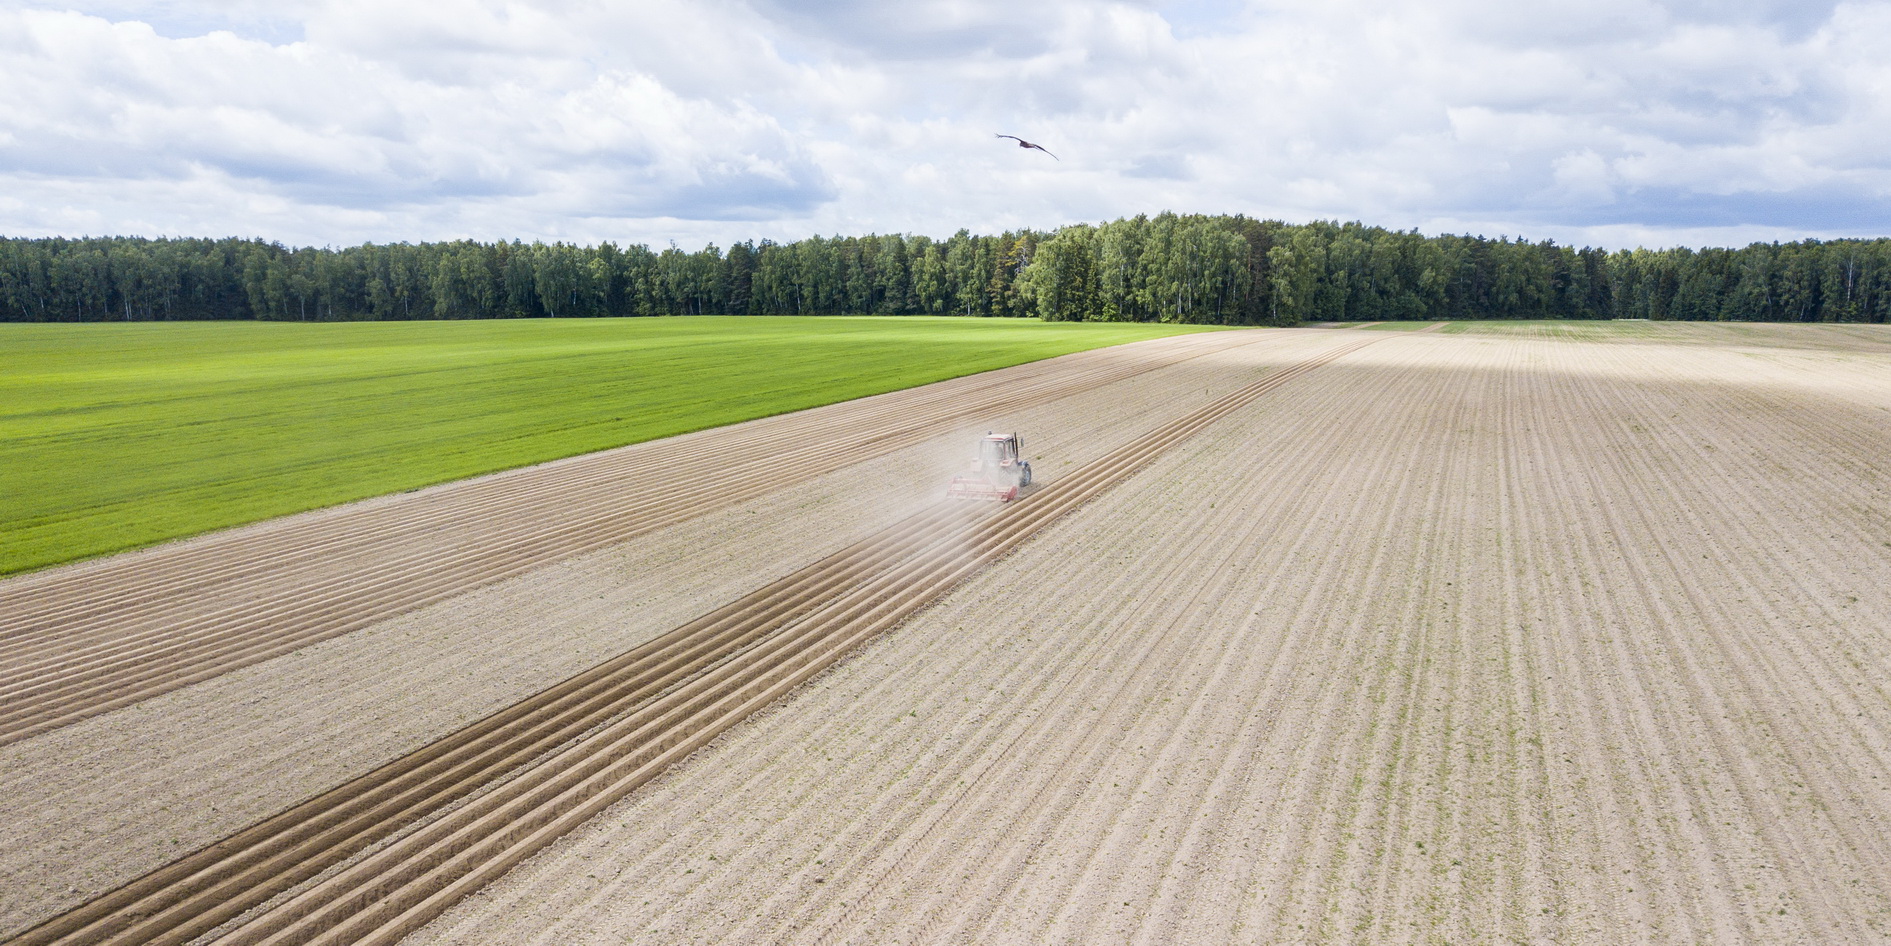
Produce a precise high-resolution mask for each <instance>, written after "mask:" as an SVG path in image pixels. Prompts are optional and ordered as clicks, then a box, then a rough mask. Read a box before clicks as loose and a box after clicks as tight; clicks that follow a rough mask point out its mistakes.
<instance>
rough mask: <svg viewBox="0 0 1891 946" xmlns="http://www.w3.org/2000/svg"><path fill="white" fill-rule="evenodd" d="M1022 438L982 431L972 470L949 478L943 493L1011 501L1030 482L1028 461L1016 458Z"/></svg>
mask: <svg viewBox="0 0 1891 946" xmlns="http://www.w3.org/2000/svg"><path fill="white" fill-rule="evenodd" d="M1022 449H1024V440H1023V439H1021V438H1020V437H1019V436H1018V435H1017V434H992V433H988V434H986V435H985V439H983V440H980V441H979V442H978V459H976V460H973V461H972V472H971V473H968V474H966V475H964V476H955V477H953V478H952V485H951V486H949V487H947V488H946V495H947V496H949V497H952V498H954V499H991V500H997V501H998V502H1010V501H1011V500H1013V499H1017V498H1018V491H1019V490H1021V489H1023V488H1025V487H1026V486H1029V485H1031V463H1030V461H1028V460H1024V459H1021V458H1019V456H1018V451H1020V450H1022Z"/></svg>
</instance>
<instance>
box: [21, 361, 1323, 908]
mask: <svg viewBox="0 0 1891 946" xmlns="http://www.w3.org/2000/svg"><path fill="white" fill-rule="evenodd" d="M1333 341H1334V339H1333V338H1332V337H1331V335H1330V334H1328V333H1319V332H1297V331H1287V332H1261V333H1252V334H1251V335H1250V336H1249V337H1248V338H1247V340H1246V341H1245V342H1244V341H1242V340H1230V341H1229V342H1228V343H1227V344H1228V345H1229V346H1233V347H1235V348H1236V349H1237V350H1238V351H1239V352H1240V354H1238V355H1236V354H1230V353H1222V354H1208V355H1204V356H1203V357H1200V358H1196V359H1194V360H1191V361H1188V362H1185V363H1183V364H1180V365H1175V366H1173V367H1168V368H1163V369H1159V370H1157V371H1154V372H1151V373H1149V374H1148V375H1145V376H1141V377H1137V378H1134V379H1131V380H1127V381H1122V382H1118V383H1116V384H1113V385H1110V386H1109V387H1107V388H1103V389H1099V390H1095V391H1090V392H1087V393H1084V394H1080V395H1077V396H1074V397H1070V398H1067V399H1064V400H1062V401H1059V402H1055V403H1052V404H1048V405H1045V406H1042V407H1038V408H1033V409H1029V410H1024V411H1018V412H1009V413H997V414H994V415H993V416H991V417H990V418H987V419H985V420H984V421H983V422H981V423H979V424H975V425H968V426H966V427H964V428H961V429H957V430H946V431H941V432H940V434H939V436H938V437H936V438H934V439H933V440H931V441H928V442H926V443H924V444H921V445H919V446H917V447H914V448H910V449H906V450H902V451H899V452H897V453H895V454H892V455H889V456H885V457H881V458H878V459H875V460H872V461H869V462H866V463H861V464H856V465H854V466H852V467H849V468H847V469H844V470H841V471H839V472H837V473H833V474H829V475H827V476H824V477H821V478H819V479H817V480H815V481H813V482H812V483H810V484H807V485H806V486H805V487H803V488H797V489H792V490H784V491H780V492H777V493H775V494H771V495H769V496H766V497H763V498H762V499H760V500H757V501H754V502H749V503H744V504H742V505H741V506H739V507H736V508H732V509H729V510H725V511H723V512H720V513H716V514H712V515H709V516H706V517H703V518H700V519H697V520H694V521H691V522H688V523H685V524H683V525H680V526H675V527H670V528H666V529H663V530H660V531H658V532H655V533H652V534H650V535H646V536H643V537H641V538H639V539H638V540H636V541H634V542H630V543H626V544H623V545H620V546H617V547H614V548H611V549H607V550H605V551H602V552H597V553H593V554H590V555H586V556H583V557H580V558H575V559H571V560H567V561H565V562H562V563H559V564H557V565H554V566H551V567H549V568H545V569H541V570H540V571H537V572H534V573H532V574H530V575H526V576H524V577H521V578H516V579H511V580H508V581H505V582H501V583H499V584H496V585H492V586H488V587H486V588H483V589H480V590H478V591H475V592H472V593H470V594H466V595H462V596H460V597H457V598H455V599H452V600H449V601H446V602H443V603H440V604H436V605H433V606H430V607H427V608H425V609H422V610H420V611H416V612H412V613H409V614H406V615H402V616H400V617H397V618H393V619H390V620H387V621H384V622H381V623H379V624H377V625H375V626H372V627H370V628H367V629H365V630H362V631H358V632H355V633H353V634H350V635H348V636H346V637H342V638H337V639H334V640H330V641H327V642H324V643H320V644H316V645H314V646H311V647H307V648H304V649H302V650H299V651H296V652H294V653H292V654H288V655H286V656H282V657H278V658H276V659H274V660H270V661H268V662H266V663H262V664H259V665H255V666H251V667H247V668H244V669H241V670H236V671H234V672H231V673H228V674H225V675H224V676H221V677H218V678H215V679H212V680H209V681H206V682H203V683H199V684H196V685H194V686H191V687H188V688H185V689H182V690H178V691H175V692H172V693H167V694H164V695H162V696H159V697H156V698H154V699H150V700H147V701H144V702H142V703H138V704H136V705H133V706H131V707H128V708H125V709H121V710H118V711H115V712H112V713H110V714H107V715H105V716H100V717H96V718H93V719H89V720H84V721H82V722H79V723H76V724H74V725H71V726H67V727H65V728H62V729H59V730H56V731H53V732H50V733H47V734H44V735H40V736H37V737H35V738H32V739H29V740H26V741H24V742H20V743H16V744H13V745H8V746H0V797H5V798H7V799H8V803H7V810H6V816H5V818H4V819H3V820H0V831H3V833H0V875H5V876H7V877H8V878H9V879H10V880H11V881H12V882H11V883H9V884H8V885H6V887H5V888H4V889H0V932H4V931H8V930H18V929H19V928H21V927H23V926H25V925H27V924H29V923H31V922H35V921H37V920H39V919H43V918H44V917H45V916H47V915H50V914H51V913H54V912H57V911H58V910H60V909H64V908H66V907H69V906H71V905H73V904H75V903H78V902H81V901H83V900H85V899H87V898H89V897H91V896H93V895H96V894H97V893H99V892H100V891H102V890H105V889H109V888H110V887H112V886H115V885H117V884H119V883H123V882H124V881H126V880H128V879H130V878H131V877H133V876H136V875H137V874H140V873H142V872H144V871H146V870H149V869H151V868H153V867H156V866H158V865H160V864H162V863H164V862H166V861H168V860H170V859H171V858H172V857H175V856H176V855H177V854H179V853H182V852H185V851H189V850H192V849H194V848H196V847H199V846H202V845H203V844H205V843H208V842H210V841H213V840H215V839H217V838H219V837H222V836H224V835H225V834H228V833H229V832H231V831H233V830H235V829H237V828H240V827H242V826H244V825H247V824H249V823H251V822H253V821H255V820H257V819H258V818H260V817H263V816H265V815H268V814H270V813H272V812H274V811H277V810H280V809H281V808H283V807H286V806H287V805H289V804H291V803H293V802H295V801H298V800H300V799H302V798H304V797H307V796H309V795H312V794H314V793H316V792H318V791H321V790H323V789H326V788H328V787H330V786H332V785H335V784H338V783H340V782H342V781H344V780H346V779H347V778H350V777H352V776H355V775H358V774H360V773H361V772H364V771H367V770H368V769H371V768H373V767H374V766H376V765H379V764H381V763H383V762H386V761H387V760H389V759H391V758H394V757H395V756H397V755H399V754H401V753H403V752H406V751H410V750H412V749H414V748H416V747H418V746H420V745H424V744H425V743H427V742H429V741H431V740H433V739H435V738H438V737H439V736H440V735H441V734H443V733H445V732H448V731H451V730H452V729H454V728H456V727H458V726H460V725H463V724H464V723H466V722H468V721H470V720H471V719H474V718H477V717H478V716H480V715H483V714H485V713H487V712H490V711H492V710H493V709H496V708H498V707H500V706H503V705H506V704H507V703H510V702H511V701H513V700H515V699H518V698H519V697H521V696H522V695H524V694H527V693H531V692H534V691H536V690H538V689H541V688H543V687H545V686H547V685H549V684H551V683H553V682H556V681H558V680H560V679H563V678H564V677H566V676H569V675H570V674H572V673H574V672H576V671H578V670H581V669H583V668H585V667H588V666H590V665H591V664H594V663H596V662H598V661H599V660H601V659H603V658H605V657H608V656H610V655H613V654H616V653H618V652H620V651H622V650H625V649H627V648H628V647H630V646H633V645H634V644H636V643H638V642H641V641H643V640H646V639H648V638H649V637H651V636H654V635H655V634H657V633H660V632H662V631H664V630H667V629H668V628H670V627H672V626H675V625H676V624H679V623H682V622H683V621H686V620H688V619H690V618H692V617H695V616H696V615H698V614H700V613H702V612H704V611H707V610H709V609H711V608H713V607H715V606H717V605H720V604H721V603H723V602H725V601H728V600H731V599H733V598H735V597H738V596H740V595H741V594H742V593H744V592H747V591H749V590H751V589H752V588H754V587H755V586H757V585H759V584H761V583H763V582H765V581H767V580H769V579H772V578H774V577H776V576H778V575H781V574H786V573H788V572H790V571H793V570H794V569H795V568H798V567H800V566H802V565H805V564H807V563H808V562H811V561H814V560H816V559H819V558H820V557H822V556H824V555H826V554H829V553H831V552H833V551H834V550H835V549H838V548H840V547H842V546H844V545H846V544H848V543H849V542H851V541H853V540H854V539H855V538H856V537H858V536H860V535H862V534H864V533H866V532H869V531H871V530H873V529H876V528H879V527H881V526H883V525H885V524H887V523H889V522H891V521H894V520H896V519H898V518H900V517H902V516H904V515H907V514H909V513H911V512H912V511H913V510H915V509H917V508H918V507H920V506H921V505H923V504H925V503H927V502H930V501H933V500H934V499H936V497H937V495H938V494H939V492H940V491H941V490H942V489H943V483H944V480H945V478H946V477H947V476H949V475H950V474H951V473H952V472H956V470H957V468H958V466H959V464H960V463H962V462H963V460H964V458H965V457H966V456H967V455H968V451H969V446H968V445H969V444H970V443H971V442H972V440H973V438H974V437H975V436H976V434H979V433H983V432H984V429H985V428H986V427H987V426H990V427H1002V428H1006V429H1010V428H1013V427H1015V428H1016V429H1018V430H1021V431H1023V432H1025V433H1026V436H1027V440H1026V444H1027V448H1028V449H1027V454H1028V455H1030V456H1032V457H1033V458H1034V461H1035V462H1034V466H1035V468H1036V470H1037V474H1038V476H1039V478H1040V479H1046V480H1053V479H1055V478H1056V476H1057V475H1059V473H1060V472H1062V471H1066V470H1069V469H1072V468H1074V466H1076V465H1078V464H1080V463H1082V462H1084V461H1087V460H1089V459H1091V458H1093V457H1094V456H1097V455H1099V454H1101V453H1103V452H1106V451H1107V450H1108V449H1109V448H1110V447H1112V446H1114V445H1115V444H1117V443H1119V442H1121V441H1123V440H1126V439H1128V438H1130V437H1132V436H1134V435H1135V434H1136V433H1138V432H1140V431H1142V430H1145V429H1147V428H1150V427H1153V426H1155V425H1157V424H1159V423H1161V422H1163V421H1164V420H1167V419H1169V418H1171V417H1174V416H1177V415H1180V414H1183V413H1186V412H1187V411H1189V410H1191V409H1193V408H1195V407H1197V406H1199V405H1200V404H1202V403H1205V402H1207V401H1209V400H1212V398H1214V397H1216V396H1219V395H1221V394H1224V393H1226V391H1228V390H1229V389H1231V388H1234V387H1238V386H1239V385H1241V384H1244V383H1246V382H1247V381H1248V380H1251V379H1252V378H1253V377H1255V376H1256V375H1257V374H1258V373H1259V372H1261V371H1263V370H1266V369H1267V368H1269V367H1271V366H1275V365H1279V364H1283V363H1288V362H1292V361H1297V360H1299V359H1301V358H1304V357H1305V356H1306V354H1307V353H1309V352H1311V351H1315V350H1318V349H1320V348H1323V347H1327V346H1330V345H1331V344H1332V343H1333ZM1247 342H1251V344H1248V343H1247ZM1243 346H1244V347H1243ZM1218 347H1219V346H1218ZM141 554H145V553H141ZM87 567H96V566H89V565H88V566H87Z"/></svg>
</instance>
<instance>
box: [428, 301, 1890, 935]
mask: <svg viewBox="0 0 1891 946" xmlns="http://www.w3.org/2000/svg"><path fill="white" fill-rule="evenodd" d="M1691 331H1692V330H1691ZM1703 331H1704V330H1703ZM1320 334H1321V335H1322V336H1324V337H1325V338H1328V339H1332V338H1334V337H1335V336H1336V335H1340V334H1344V333H1343V332H1332V331H1327V332H1322V333H1320ZM1358 334H1359V335H1360V336H1362V337H1363V336H1366V335H1373V336H1379V337H1382V338H1383V339H1384V340H1383V341H1382V342H1379V343H1377V344H1375V345H1373V346H1372V347H1370V348H1367V349H1364V350H1361V351H1358V352H1356V353H1354V354H1352V355H1349V356H1348V357H1347V358H1346V359H1344V360H1343V361H1340V362H1336V363H1334V364H1331V365H1328V366H1326V367H1323V368H1321V369H1320V370H1319V372H1318V373H1317V376H1315V375H1309V376H1307V380H1306V382H1305V383H1301V384H1295V385H1289V386H1286V387H1283V388H1281V389H1279V390H1276V391H1274V392H1273V393H1272V394H1270V395H1269V396H1268V397H1267V398H1264V399H1261V400H1257V401H1255V402H1254V403H1252V404H1251V405H1250V406H1248V407H1246V408H1244V409H1242V410H1241V411H1239V412H1237V413H1235V414H1233V415H1231V416H1229V417H1227V418H1225V419H1223V420H1222V421H1220V422H1219V423H1218V424H1217V425H1216V426H1214V427H1213V428H1211V429H1210V430H1209V431H1207V432H1205V433H1203V434H1201V435H1199V436H1197V437H1196V438H1194V439H1192V440H1190V441H1188V442H1186V443H1184V444H1182V445H1180V446H1178V447H1176V448H1174V449H1173V450H1171V451H1169V452H1168V453H1167V454H1165V455H1164V456H1163V457H1162V458H1161V459H1159V460H1157V461H1156V462H1155V463H1154V464H1153V465H1152V466H1150V467H1149V468H1147V469H1146V470H1144V471H1143V472H1142V473H1140V474H1138V475H1137V476H1135V477H1134V478H1132V479H1130V480H1129V481H1127V482H1126V483H1124V484H1122V485H1120V486H1118V487H1117V488H1115V489H1114V490H1112V491H1110V492H1109V493H1107V494H1105V495H1104V496H1103V497H1102V498H1100V499H1098V500H1096V501H1095V502H1093V503H1092V504H1090V505H1089V506H1086V507H1084V508H1083V509H1081V510H1079V511H1078V512H1076V513H1073V514H1071V515H1070V516H1068V517H1066V518H1064V519H1063V520H1060V521H1059V522H1058V523H1057V524H1056V525H1054V526H1051V527H1050V528H1049V529H1048V530H1047V531H1046V532H1045V533H1043V534H1041V535H1039V536H1038V537H1037V538H1036V539H1035V540H1034V541H1032V542H1031V543H1029V544H1027V545H1025V546H1023V547H1022V548H1021V549H1020V550H1019V551H1017V552H1016V553H1014V554H1013V555H1012V556H1011V557H1009V558H1007V559H1005V560H1004V561H1002V562H1001V563H999V564H998V565H996V566H994V567H993V568H991V569H989V570H987V571H985V572H983V573H982V574H981V575H980V576H979V577H977V578H976V579H974V580H973V581H972V582H971V583H969V584H967V585H965V586H963V587H961V588H959V589H958V590H957V591H955V592H954V593H953V594H951V595H950V596H948V597H947V598H946V599H945V600H944V601H943V602H942V603H941V604H939V605H938V606H936V607H934V608H932V609H931V610H929V611H926V612H924V613H923V614H922V615H920V616H919V617H918V618H916V619H914V620H913V621H911V622H909V623H908V624H906V625H905V626H903V627H901V628H899V629H898V630H897V631H895V632H894V633H892V634H891V635H889V636H888V637H887V638H886V639H884V640H882V641H880V642H879V643H877V644H875V645H874V646H872V647H870V648H867V649H865V650H863V651H861V652H859V653H858V654H857V655H856V656H855V657H853V658H852V659H850V660H849V661H848V662H846V663H845V664H843V665H841V666H840V667H839V668H837V669H836V670H834V671H832V672H829V673H827V674H825V675H823V676H821V677H818V678H816V679H815V680H813V681H812V682H810V683H808V684H807V685H805V686H803V687H802V688H801V689H800V690H799V691H798V692H797V693H796V695H795V696H794V698H792V699H790V700H788V701H786V702H783V703H780V704H777V705H776V706H774V707H773V708H772V709H771V710H769V711H768V712H767V713H765V714H763V715H762V716H759V717H755V718H752V719H751V720H750V721H749V722H748V723H747V724H744V725H742V726H739V727H737V728H735V729H733V730H731V731H729V732H728V733H726V734H725V735H723V736H722V737H721V738H720V739H719V740H718V741H716V742H715V743H714V744H712V745H711V746H709V747H708V748H706V749H704V750H702V751H700V752H698V753H697V754H696V755H695V756H694V757H693V758H692V759H691V760H690V761H689V762H688V763H686V764H684V765H682V766H680V767H678V768H676V769H674V770H672V771H670V772H669V773H668V774H666V775H664V776H663V777H661V778H659V779H657V780H656V781H654V782H652V783H650V784H648V785H646V786H645V787H644V788H643V789H642V790H641V791H639V792H638V793H637V794H635V795H632V796H631V797H629V798H627V799H626V800H624V801H623V802H620V803H619V804H617V805H615V806H613V807H612V808H610V809H609V810H607V811H606V812H604V813H603V814H602V815H600V816H598V817H597V818H595V819H593V820H592V821H590V822H589V823H588V824H586V825H585V826H584V827H582V828H580V829H579V830H577V831H576V832H574V833H572V834H570V835H568V836H566V837H565V838H564V840H562V841H560V842H559V843H557V844H555V845H554V846H552V847H551V848H550V849H548V850H546V851H545V852H544V853H542V854H540V855H539V856H538V857H536V858H534V859H532V860H530V861H527V862H526V863H524V864H523V865H521V866H520V867H519V868H517V869H515V870H514V871H512V872H511V873H510V874H508V875H507V876H506V877H505V878H503V879H502V880H500V881H499V882H497V883H495V884H492V885H490V886H488V887H486V888H485V889H484V890H482V891H481V892H479V893H477V894H475V895H474V896H473V897H471V898H470V899H467V900H465V901H463V902H461V903H460V905H459V906H458V907H456V908H454V909H453V910H451V911H450V912H448V913H447V914H446V915H445V916H443V917H442V918H441V919H440V920H438V921H436V922H435V923H434V924H432V925H431V926H429V927H427V928H426V929H424V930H422V931H421V932H420V933H419V934H417V935H415V936H414V937H411V938H410V942H413V943H419V944H439V943H485V942H514V943H588V942H613V943H618V942H624V941H626V940H630V941H636V942H784V943H905V942H981V943H983V942H993V943H1013V942H1015V943H1043V942H1078V943H1098V942H1108V943H1113V942H1122V943H1151V944H1154V943H1170V942H1229V941H1235V942H1249V941H1261V942H1327V941H1336V940H1346V941H1361V942H1410V941H1449V942H1484V941H1489V942H1515V941H1528V942H1568V943H1616V942H1623V941H1656V942H1673V943H1697V942H1754V943H1791V942H1798V943H1837V942H1847V943H1849V942H1856V943H1870V942H1882V941H1884V940H1885V939H1886V938H1887V936H1891V841H1887V840H1886V838H1891V683H1888V682H1887V681H1888V680H1891V674H1887V671H1888V670H1891V637H1887V635H1886V634H1885V633H1884V632H1885V629H1886V628H1891V580H1887V579H1891V474H1887V472H1886V471H1885V469H1884V467H1883V464H1882V458H1883V457H1884V456H1887V455H1891V410H1887V407H1891V359H1887V358H1886V357H1885V355H1884V354H1883V353H1875V352H1874V350H1873V349H1871V348H1870V347H1869V346H1859V347H1857V348H1854V349H1845V348H1843V347H1842V346H1824V347H1822V346H1821V345H1819V344H1805V345H1779V346H1776V347H1769V346H1767V345H1765V344H1764V339H1762V341H1761V342H1760V343H1757V344H1758V347H1759V349H1760V355H1761V356H1760V357H1755V351H1754V350H1755V346H1756V342H1755V341H1754V339H1753V337H1752V336H1751V334H1748V333H1727V334H1725V335H1723V336H1721V338H1720V341H1719V342H1716V341H1715V339H1714V338H1712V337H1711V336H1707V335H1705V334H1703V335H1701V336H1700V337H1690V338H1687V339H1685V340H1681V341H1678V342H1676V341H1670V340H1661V339H1656V340H1652V341H1649V340H1644V341H1611V342H1605V343H1590V342H1578V341H1568V340H1551V339H1530V338H1522V339H1518V338H1491V337H1477V336H1465V335H1457V336H1453V335H1439V334H1424V335H1417V334H1413V335H1385V334H1383V333H1376V332H1361V333H1358ZM1787 349H1791V351H1790V352H1789V353H1787V352H1786V350H1787ZM1244 351H1245V352H1249V353H1252V352H1255V351H1257V349H1247V350H1244ZM1231 356H1234V357H1238V356H1239V353H1231ZM1827 369H1829V370H1827ZM1834 378H1837V379H1840V380H1839V381H1834V380H1833V379H1834Z"/></svg>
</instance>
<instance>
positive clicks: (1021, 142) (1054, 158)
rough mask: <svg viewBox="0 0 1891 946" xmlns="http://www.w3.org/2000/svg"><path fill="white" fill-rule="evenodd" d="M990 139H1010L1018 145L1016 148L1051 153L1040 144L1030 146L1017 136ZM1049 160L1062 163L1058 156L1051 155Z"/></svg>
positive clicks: (1001, 136) (998, 136) (997, 136)
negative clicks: (1034, 149)
mask: <svg viewBox="0 0 1891 946" xmlns="http://www.w3.org/2000/svg"><path fill="white" fill-rule="evenodd" d="M992 137H994V138H1010V139H1011V140H1012V141H1015V142H1017V143H1018V147H1020V148H1036V149H1037V150H1039V151H1042V152H1044V153H1045V154H1051V152H1050V149H1048V148H1046V147H1044V146H1043V145H1040V144H1032V143H1031V142H1029V141H1026V140H1024V139H1023V138H1020V137H1018V136H1017V135H993V136H992ZM1051 160H1053V161H1062V160H1063V158H1060V157H1058V156H1056V155H1054V154H1051Z"/></svg>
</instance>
